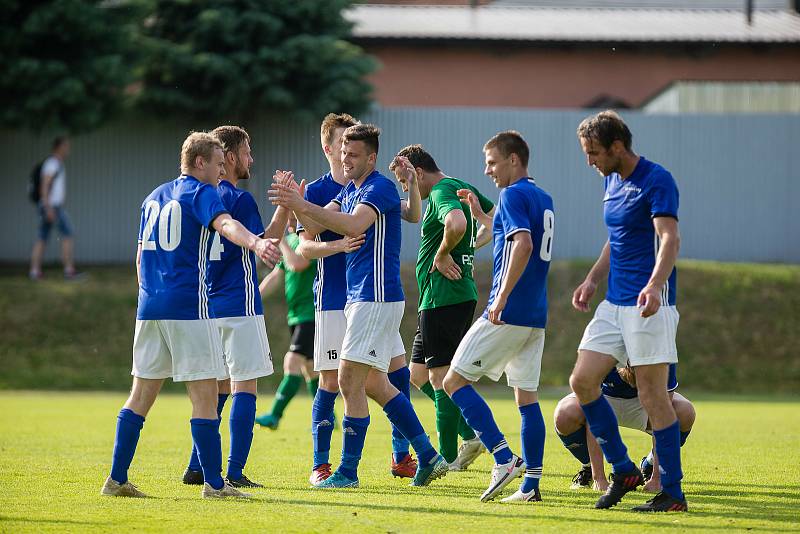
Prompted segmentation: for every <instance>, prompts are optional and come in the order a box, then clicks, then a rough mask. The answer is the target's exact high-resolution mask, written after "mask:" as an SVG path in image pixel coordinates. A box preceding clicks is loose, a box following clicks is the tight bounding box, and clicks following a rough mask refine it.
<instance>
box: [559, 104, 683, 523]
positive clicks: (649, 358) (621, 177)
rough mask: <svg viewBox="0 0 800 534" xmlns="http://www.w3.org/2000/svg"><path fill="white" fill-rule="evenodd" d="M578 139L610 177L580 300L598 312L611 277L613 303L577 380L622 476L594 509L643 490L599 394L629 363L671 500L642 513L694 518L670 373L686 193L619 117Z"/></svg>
mask: <svg viewBox="0 0 800 534" xmlns="http://www.w3.org/2000/svg"><path fill="white" fill-rule="evenodd" d="M577 135H578V139H579V141H580V145H581V148H582V149H583V152H584V153H585V154H586V158H587V163H588V164H589V165H590V166H592V167H594V168H595V169H597V171H598V172H599V173H600V175H601V176H603V177H604V180H605V195H604V197H603V213H604V219H605V223H606V227H607V228H608V239H607V241H606V243H605V245H604V246H603V250H602V252H601V253H600V257H599V259H598V260H597V262H596V263H595V264H594V266H593V267H592V268H591V270H590V271H589V274H588V275H587V277H586V280H584V282H583V283H581V284H580V285H579V286H578V288H577V289H575V292H574V293H573V297H572V305H573V306H574V307H575V308H576V309H577V310H580V311H584V312H586V311H589V302H590V300H591V299H592V297H593V296H594V293H595V291H596V290H597V285H598V283H600V281H601V280H602V279H603V278H606V277H608V290H607V292H606V297H605V299H604V300H603V301H602V302H601V303H600V305H599V306H598V307H597V309H596V310H595V315H594V318H593V319H592V320H591V321H590V322H589V325H588V326H587V327H586V331H585V332H584V335H583V339H582V340H581V343H580V346H579V347H578V360H577V362H576V363H575V368H574V370H573V372H572V376H570V386H571V387H572V391H574V392H575V395H576V396H577V398H578V401H579V402H580V404H581V408H582V409H583V412H584V414H585V415H586V420H587V422H588V423H589V428H590V429H591V431H592V434H594V436H595V437H596V438H597V442H598V443H599V444H600V447H601V448H602V449H603V454H604V455H605V458H606V460H607V461H608V462H609V463H610V464H611V465H612V469H613V473H614V477H613V479H612V481H611V484H610V485H609V487H608V490H607V491H606V493H604V494H603V495H602V496H601V497H600V499H599V500H598V501H597V504H596V505H595V507H596V508H610V507H612V506H615V505H616V504H617V503H618V502H619V501H620V500H621V499H622V497H623V496H624V495H625V494H626V493H627V492H629V491H631V490H634V489H636V487H637V486H640V485H642V484H643V483H644V479H643V477H642V473H641V472H640V470H639V468H638V467H636V465H635V464H634V463H633V462H632V461H631V459H630V457H629V456H628V452H627V449H626V448H625V445H624V443H623V442H622V439H621V438H620V434H619V427H618V424H617V419H616V417H615V416H614V410H613V409H612V408H611V405H610V404H609V403H608V400H607V399H606V397H605V396H603V395H602V393H601V390H600V384H601V383H602V382H603V379H604V378H605V377H606V375H608V373H609V371H611V369H613V368H614V367H615V366H616V365H617V364H621V365H629V366H630V367H632V368H633V369H634V370H635V373H636V382H637V385H638V392H639V400H640V401H641V403H642V406H644V408H645V411H646V412H647V415H648V416H649V418H650V422H651V424H652V426H653V437H654V438H655V448H656V453H657V454H658V458H659V461H660V463H661V469H662V476H661V483H662V486H663V491H662V492H661V493H659V494H658V495H656V496H655V497H654V498H653V499H650V500H649V501H647V503H645V504H643V505H641V506H637V507H635V508H634V510H635V511H639V512H661V511H686V510H687V509H688V507H687V504H686V499H685V497H684V495H683V491H682V490H681V479H682V478H683V473H682V472H681V453H680V425H679V423H678V419H677V416H676V415H675V410H674V409H673V407H672V403H671V402H670V399H669V395H668V393H667V378H668V375H669V364H670V363H676V362H677V361H678V351H677V347H676V345H675V335H676V332H677V329H678V311H677V309H676V308H675V294H676V285H675V281H676V273H675V261H676V259H677V257H678V249H679V247H680V233H679V231H678V187H677V185H676V184H675V180H674V179H673V177H672V175H671V174H670V173H669V172H668V171H667V170H666V169H664V168H663V167H662V166H660V165H658V164H657V163H653V162H652V161H648V160H647V159H645V158H644V157H641V156H639V155H637V154H636V153H635V152H634V151H633V149H632V137H633V136H632V135H631V131H630V129H629V128H628V126H627V125H626V124H625V122H624V121H623V120H622V119H621V118H620V116H619V115H618V114H617V113H615V112H613V111H604V112H601V113H598V114H597V115H594V116H591V117H588V118H587V119H585V120H584V121H583V122H581V124H580V126H578V131H577Z"/></svg>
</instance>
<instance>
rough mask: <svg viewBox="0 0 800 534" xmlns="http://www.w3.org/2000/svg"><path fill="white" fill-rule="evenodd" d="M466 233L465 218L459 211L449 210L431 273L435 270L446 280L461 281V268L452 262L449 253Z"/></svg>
mask: <svg viewBox="0 0 800 534" xmlns="http://www.w3.org/2000/svg"><path fill="white" fill-rule="evenodd" d="M466 232H467V218H466V217H465V216H464V212H463V211H461V210H460V209H454V210H450V212H448V214H447V215H445V218H444V235H443V236H442V243H441V244H440V245H439V249H438V250H437V251H436V256H434V258H433V265H431V272H433V271H434V270H437V271H439V272H440V273H442V276H444V277H445V278H447V279H448V280H459V279H461V267H459V266H458V264H457V263H456V262H455V261H454V260H453V256H451V255H450V251H451V250H453V249H454V248H455V247H456V245H458V243H459V242H460V241H461V238H462V237H464V234H465V233H466Z"/></svg>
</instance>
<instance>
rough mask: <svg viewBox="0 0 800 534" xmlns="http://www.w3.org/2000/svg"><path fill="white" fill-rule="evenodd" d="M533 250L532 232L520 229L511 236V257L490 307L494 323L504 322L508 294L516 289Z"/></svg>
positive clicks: (491, 319)
mask: <svg viewBox="0 0 800 534" xmlns="http://www.w3.org/2000/svg"><path fill="white" fill-rule="evenodd" d="M531 252H533V241H532V240H531V234H530V233H528V232H526V231H519V232H517V233H515V234H514V235H512V236H511V258H510V260H509V262H508V268H507V270H506V274H505V276H504V277H503V280H502V281H501V282H500V290H499V291H498V292H497V295H496V296H495V299H494V302H492V305H491V306H490V307H489V314H488V315H489V320H490V321H491V322H493V323H494V324H504V323H503V321H502V320H501V319H500V316H501V314H502V312H503V310H504V309H505V307H506V302H507V301H508V296H509V295H510V294H511V292H512V291H513V290H514V286H516V285H517V282H519V279H520V277H521V276H522V273H523V272H525V267H526V266H527V265H528V260H529V259H530V257H531Z"/></svg>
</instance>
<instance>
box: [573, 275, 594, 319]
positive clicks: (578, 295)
mask: <svg viewBox="0 0 800 534" xmlns="http://www.w3.org/2000/svg"><path fill="white" fill-rule="evenodd" d="M595 291H597V284H595V283H594V282H592V281H591V280H584V282H583V283H582V284H581V285H579V286H578V288H577V289H576V290H575V291H574V292H573V293H572V307H573V308H575V309H576V310H578V311H582V312H588V311H589V301H590V300H592V297H593V296H594V292H595Z"/></svg>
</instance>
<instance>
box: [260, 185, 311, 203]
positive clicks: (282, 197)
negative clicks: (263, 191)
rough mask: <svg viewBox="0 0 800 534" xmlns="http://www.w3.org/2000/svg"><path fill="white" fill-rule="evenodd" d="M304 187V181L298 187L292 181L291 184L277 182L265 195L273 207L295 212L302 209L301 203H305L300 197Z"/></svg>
mask: <svg viewBox="0 0 800 534" xmlns="http://www.w3.org/2000/svg"><path fill="white" fill-rule="evenodd" d="M305 187H306V181H305V180H303V181H301V182H300V184H299V185H298V184H296V183H295V182H294V180H292V182H291V184H288V183H282V182H281V181H277V182H274V183H273V184H272V187H270V189H269V192H268V193H267V194H268V196H269V200H270V202H272V204H273V205H275V206H283V207H284V208H288V209H290V210H296V209H299V208H300V207H302V205H303V202H305V200H303V195H302V191H305Z"/></svg>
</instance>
